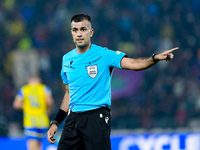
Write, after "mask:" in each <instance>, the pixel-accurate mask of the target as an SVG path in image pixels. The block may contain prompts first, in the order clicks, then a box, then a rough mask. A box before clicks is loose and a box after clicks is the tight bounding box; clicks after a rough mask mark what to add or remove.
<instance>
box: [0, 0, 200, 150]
mask: <svg viewBox="0 0 200 150" xmlns="http://www.w3.org/2000/svg"><path fill="white" fill-rule="evenodd" d="M75 13H87V14H89V15H90V16H91V17H92V19H93V28H94V36H93V38H92V42H93V43H96V44H99V45H102V46H105V47H108V48H109V49H112V50H121V51H123V52H125V53H127V54H128V56H129V57H132V58H138V57H149V56H151V55H152V54H153V53H159V52H160V51H163V50H167V49H171V48H173V47H177V46H178V47H179V48H180V50H178V51H176V52H174V55H175V57H174V59H173V61H172V62H170V63H168V62H165V61H163V62H159V63H158V64H156V65H155V66H153V67H152V68H150V69H148V70H144V71H139V72H135V71H125V70H119V69H115V70H114V74H113V79H112V96H113V99H112V140H113V142H112V145H113V149H120V150H128V149H131V150H147V149H148V148H147V147H148V146H147V145H148V144H147V145H146V149H145V147H143V148H142V147H140V146H138V145H141V142H142V143H145V142H144V141H145V140H146V143H151V142H152V143H154V144H153V145H154V146H153V147H152V149H150V146H149V150H179V149H180V150H200V146H199V144H198V143H200V133H199V131H200V128H199V127H200V119H199V118H200V86H199V84H200V1H199V0H176V1H173V0H123V1H122V0H94V1H93V0H1V1H0V89H1V90H0V91H1V93H0V136H1V138H0V143H4V144H5V143H6V142H7V143H6V144H7V145H12V144H10V143H11V142H13V146H14V143H16V141H18V142H17V143H19V141H23V140H24V139H23V129H22V112H20V111H16V110H13V108H12V102H13V99H14V96H15V94H16V93H17V91H18V90H19V87H20V86H22V85H23V84H25V82H26V79H27V77H28V75H29V74H30V73H40V75H41V77H42V79H43V82H44V83H45V84H47V85H49V86H50V87H51V88H52V91H53V97H54V99H55V107H54V112H53V114H52V116H51V118H53V117H54V115H55V114H56V113H57V110H58V108H59V106H60V103H61V101H62V98H63V95H64V92H65V89H64V86H63V84H62V81H61V78H60V70H61V61H62V56H63V55H64V54H65V53H66V52H68V51H70V50H71V49H73V48H74V44H73V42H72V38H71V35H70V18H71V16H72V15H74V14H75ZM59 129H60V130H61V129H62V126H60V128H59ZM57 135H58V136H59V134H57ZM6 137H7V138H6ZM21 138H22V140H20V139H21ZM58 138H59V137H58ZM12 139H14V141H15V142H14V141H13V140H12ZM123 139H125V142H124V143H125V144H124V143H123V144H119V142H121V141H123ZM147 139H148V140H147ZM152 139H154V140H152ZM155 139H156V140H157V141H161V142H160V143H161V144H160V145H159V144H158V143H159V142H155V141H156V140H155ZM6 140H8V141H6ZM5 141H6V142H5ZM136 141H138V142H136ZM147 141H149V142H147ZM188 141H189V142H188ZM23 142H24V141H23ZM23 142H22V143H23ZM115 142H116V143H115ZM138 143H140V144H138ZM155 143H157V146H156V144H155ZM173 143H176V144H174V145H175V146H173ZM127 145H129V146H127ZM142 145H143V146H144V145H145V144H142ZM177 145H178V146H177ZM188 145H189V146H188ZM15 148H16V147H15ZM51 148H52V145H51ZM7 149H9V148H7ZM19 149H20V146H19ZM21 149H23V148H21ZM44 149H45V148H44ZM52 149H53V148H52ZM49 150H50V148H49Z"/></svg>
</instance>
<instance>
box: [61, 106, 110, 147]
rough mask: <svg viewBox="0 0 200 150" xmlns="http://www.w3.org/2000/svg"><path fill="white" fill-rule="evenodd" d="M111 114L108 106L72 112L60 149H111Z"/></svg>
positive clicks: (64, 129) (64, 130) (65, 126)
mask: <svg viewBox="0 0 200 150" xmlns="http://www.w3.org/2000/svg"><path fill="white" fill-rule="evenodd" d="M110 133H111V116H110V110H109V109H108V108H99V109H95V110H91V111H87V112H83V113H74V112H70V114H69V115H68V116H67V119H66V123H65V125H64V128H63V132H62V135H61V138H60V141H59V144H58V150H111V142H110Z"/></svg>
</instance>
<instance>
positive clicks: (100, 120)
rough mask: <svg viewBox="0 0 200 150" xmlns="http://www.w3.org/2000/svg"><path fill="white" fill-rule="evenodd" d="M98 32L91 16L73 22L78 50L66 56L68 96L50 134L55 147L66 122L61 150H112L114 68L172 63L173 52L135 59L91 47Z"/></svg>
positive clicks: (64, 73)
mask: <svg viewBox="0 0 200 150" xmlns="http://www.w3.org/2000/svg"><path fill="white" fill-rule="evenodd" d="M93 33H94V30H93V29H92V21H91V18H90V16H88V15H87V14H76V15H74V16H73V17H72V18H71V34H72V37H73V42H74V44H75V46H76V48H75V49H73V50H71V51H70V52H68V53H67V54H65V55H64V56H63V60H62V70H61V77H62V80H63V83H64V84H65V85H66V93H65V96H64V98H63V101H62V104H61V106H60V109H59V110H58V113H57V115H56V117H55V118H54V120H52V121H51V123H50V128H49V131H48V132H47V135H48V141H49V142H50V143H52V144H54V143H55V142H57V141H56V139H54V134H55V133H56V131H57V129H58V126H59V124H60V123H61V122H62V121H63V120H64V119H65V117H66V116H67V118H66V122H65V125H64V128H63V131H62V135H61V138H60V140H59V144H58V150H111V142H110V133H111V124H110V122H111V116H110V107H111V84H110V83H111V77H112V71H113V68H114V67H116V68H119V69H128V70H143V69H147V68H149V67H151V66H153V65H154V64H156V63H157V62H158V61H161V60H167V61H171V60H172V59H173V57H174V55H173V54H172V52H173V51H175V50H177V49H178V48H173V49H170V50H167V51H164V52H162V53H159V54H153V55H152V56H151V57H148V58H138V59H132V58H128V57H126V54H124V53H123V52H120V51H112V50H108V49H107V48H104V47H101V46H97V45H95V44H92V43H91V37H92V36H93Z"/></svg>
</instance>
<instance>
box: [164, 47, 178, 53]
mask: <svg viewBox="0 0 200 150" xmlns="http://www.w3.org/2000/svg"><path fill="white" fill-rule="evenodd" d="M178 49H179V47H175V48H172V49H170V50H168V51H167V52H168V53H172V52H173V51H176V50H178Z"/></svg>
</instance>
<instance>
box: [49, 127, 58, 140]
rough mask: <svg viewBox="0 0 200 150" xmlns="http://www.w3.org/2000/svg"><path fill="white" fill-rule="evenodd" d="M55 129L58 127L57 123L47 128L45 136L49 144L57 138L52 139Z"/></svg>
mask: <svg viewBox="0 0 200 150" xmlns="http://www.w3.org/2000/svg"><path fill="white" fill-rule="evenodd" d="M57 129H58V127H57V125H55V124H52V125H51V127H50V128H49V131H48V132H47V138H48V141H49V142H50V143H51V144H54V143H56V142H57V140H56V139H54V135H55V133H56V131H57Z"/></svg>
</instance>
